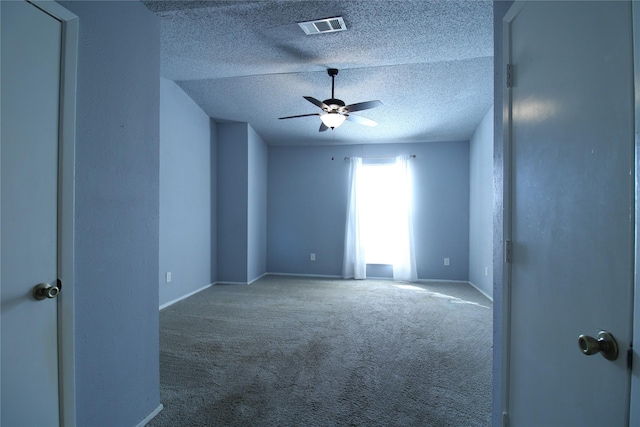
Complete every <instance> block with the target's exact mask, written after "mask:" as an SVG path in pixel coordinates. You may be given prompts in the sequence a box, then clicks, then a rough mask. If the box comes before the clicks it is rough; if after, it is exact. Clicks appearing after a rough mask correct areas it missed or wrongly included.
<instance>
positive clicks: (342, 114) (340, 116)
mask: <svg viewBox="0 0 640 427" xmlns="http://www.w3.org/2000/svg"><path fill="white" fill-rule="evenodd" d="M327 73H328V74H329V75H330V76H331V98H330V99H325V100H324V101H319V100H317V99H315V98H313V97H311V96H305V97H304V99H306V100H307V101H309V102H310V103H312V104H314V105H316V106H318V107H320V108H322V110H323V112H322V113H313V114H300V115H297V116H287V117H279V119H280V120H283V119H294V118H297V117H308V116H320V120H322V123H321V124H320V130H319V131H320V132H324V131H326V130H327V129H329V128H331V129H334V128H337V127H338V126H340V125H341V124H342V123H344V121H345V120H349V121H350V122H354V123H358V124H361V125H366V126H376V125H377V124H378V123H376V122H374V121H373V120H371V119H367V118H365V117H362V116H356V115H352V114H351V113H353V112H355V111H362V110H369V109H371V108H376V107H379V106H381V105H382V102H380V101H366V102H358V103H356V104H350V105H345V103H344V101H342V100H341V99H336V97H335V95H334V89H335V78H336V75H337V74H338V70H337V69H336V68H329V69H328V70H327Z"/></svg>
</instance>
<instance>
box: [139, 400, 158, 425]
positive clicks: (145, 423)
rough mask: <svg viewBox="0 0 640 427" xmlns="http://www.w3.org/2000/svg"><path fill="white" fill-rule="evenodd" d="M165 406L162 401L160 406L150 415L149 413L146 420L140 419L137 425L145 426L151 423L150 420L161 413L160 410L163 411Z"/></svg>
mask: <svg viewBox="0 0 640 427" xmlns="http://www.w3.org/2000/svg"><path fill="white" fill-rule="evenodd" d="M163 408H164V406H162V403H161V404H159V405H158V407H157V408H156V409H154V410H153V412H151V413H150V414H149V415H147V416H146V417H145V418H144V420H142V421H140V422H139V423H138V425H137V426H136V427H144V426H146V425H147V424H149V422H150V421H151V420H152V419H154V418H155V416H156V415H158V414H159V413H160V411H162V409H163Z"/></svg>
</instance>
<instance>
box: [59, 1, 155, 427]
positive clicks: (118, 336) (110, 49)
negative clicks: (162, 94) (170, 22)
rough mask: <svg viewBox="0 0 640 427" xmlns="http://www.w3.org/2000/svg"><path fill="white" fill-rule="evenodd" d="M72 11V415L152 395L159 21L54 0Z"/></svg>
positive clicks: (138, 8) (147, 405)
mask: <svg viewBox="0 0 640 427" xmlns="http://www.w3.org/2000/svg"><path fill="white" fill-rule="evenodd" d="M62 5H63V6H64V7H66V8H67V9H69V10H70V11H71V12H73V13H75V14H76V15H78V17H79V19H80V34H79V46H78V47H79V52H78V82H77V137H76V190H75V198H76V211H75V227H76V228H75V304H76V306H75V327H76V331H75V350H76V352H75V361H76V372H75V376H76V392H77V396H76V402H77V414H76V416H77V425H79V426H134V425H136V424H138V423H139V422H141V421H142V420H143V419H144V418H145V417H146V416H148V415H149V414H150V413H151V412H152V411H154V410H155V409H156V408H157V407H158V405H159V403H160V391H159V380H160V379H159V356H158V346H159V344H158V343H159V340H158V328H159V322H158V250H159V246H158V230H159V220H158V215H159V200H158V198H159V85H158V82H159V79H160V23H159V20H158V18H157V17H156V16H155V15H153V14H152V13H151V12H149V11H148V10H147V8H146V7H145V6H144V5H143V4H142V3H141V2H62Z"/></svg>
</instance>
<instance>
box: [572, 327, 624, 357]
mask: <svg viewBox="0 0 640 427" xmlns="http://www.w3.org/2000/svg"><path fill="white" fill-rule="evenodd" d="M578 346H579V347H580V351H582V353H583V354H585V355H587V356H591V355H592V354H596V353H602V356H603V357H604V358H605V359H608V360H616V359H617V358H618V343H617V342H616V340H615V338H613V335H611V334H610V333H609V332H607V331H600V333H599V334H598V338H597V339H596V338H593V337H590V336H589V335H580V336H579V337H578Z"/></svg>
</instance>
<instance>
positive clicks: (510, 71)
mask: <svg viewBox="0 0 640 427" xmlns="http://www.w3.org/2000/svg"><path fill="white" fill-rule="evenodd" d="M506 80H507V89H508V88H511V87H513V65H511V64H507V76H506Z"/></svg>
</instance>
